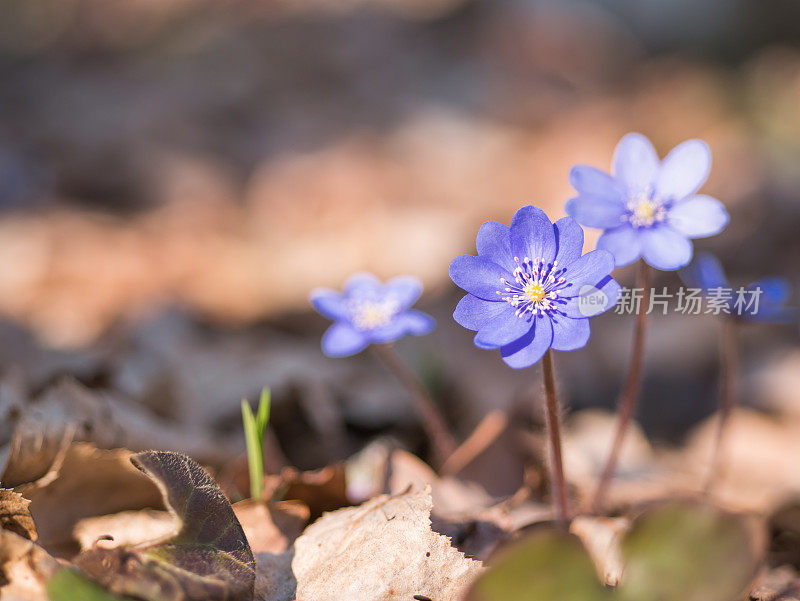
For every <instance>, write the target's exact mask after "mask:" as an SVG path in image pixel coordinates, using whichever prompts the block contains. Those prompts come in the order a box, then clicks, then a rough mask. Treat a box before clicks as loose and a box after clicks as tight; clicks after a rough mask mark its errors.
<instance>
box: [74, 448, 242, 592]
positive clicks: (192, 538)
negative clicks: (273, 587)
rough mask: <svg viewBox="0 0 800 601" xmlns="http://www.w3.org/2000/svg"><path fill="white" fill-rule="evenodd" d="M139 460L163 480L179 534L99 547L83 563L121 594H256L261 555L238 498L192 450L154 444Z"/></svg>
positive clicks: (82, 566)
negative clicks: (239, 512)
mask: <svg viewBox="0 0 800 601" xmlns="http://www.w3.org/2000/svg"><path fill="white" fill-rule="evenodd" d="M131 461H132V462H133V464H134V465H135V466H136V467H137V468H139V469H140V470H141V471H142V472H144V473H145V474H146V475H147V476H148V477H149V478H151V479H152V480H153V482H155V483H156V485H157V486H158V488H159V489H160V491H161V494H162V495H163V497H164V502H165V504H166V505H167V507H168V508H169V510H170V512H171V513H172V514H173V516H174V518H175V519H176V520H177V521H178V523H179V529H178V533H177V535H176V536H175V537H174V538H172V539H170V540H168V541H165V542H162V543H159V544H156V545H151V546H143V547H131V548H128V547H120V548H117V549H102V548H95V549H93V550H91V551H87V552H85V553H82V554H81V555H80V556H78V558H77V559H76V565H77V566H78V567H79V568H80V569H81V570H83V571H84V572H85V573H86V574H87V575H89V576H90V577H91V578H92V579H93V580H95V581H96V582H98V583H100V584H102V585H103V586H104V587H106V588H107V589H108V590H109V591H110V592H112V593H114V594H116V595H123V596H125V595H130V596H134V597H137V598H140V599H144V600H146V601H194V600H198V601H199V600H201V599H202V600H204V601H223V600H224V601H250V600H251V599H252V598H253V584H254V580H255V561H254V559H253V553H252V551H251V550H250V547H249V546H248V544H247V539H246V538H245V535H244V531H243V530H242V527H241V526H240V525H239V522H238V520H237V519H236V515H235V514H234V512H233V509H232V508H231V505H230V503H228V500H227V499H226V498H225V496H224V495H223V494H222V492H221V491H220V489H219V487H218V486H217V485H216V484H215V483H214V481H213V480H212V479H211V477H210V476H209V475H208V474H207V473H206V472H205V471H204V470H203V468H201V467H200V466H199V465H198V464H197V463H195V462H194V461H192V460H191V459H190V458H189V457H186V456H185V455H180V454H178V453H171V452H166V451H146V452H144V453H139V454H137V455H134V456H133V457H131Z"/></svg>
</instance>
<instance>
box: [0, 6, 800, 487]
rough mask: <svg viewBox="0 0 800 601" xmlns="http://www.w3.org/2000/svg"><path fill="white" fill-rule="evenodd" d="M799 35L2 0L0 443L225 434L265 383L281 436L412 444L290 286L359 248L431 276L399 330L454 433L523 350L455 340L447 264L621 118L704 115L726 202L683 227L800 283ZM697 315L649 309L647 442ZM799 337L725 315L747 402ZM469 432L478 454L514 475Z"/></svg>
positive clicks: (542, 18)
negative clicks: (722, 216)
mask: <svg viewBox="0 0 800 601" xmlns="http://www.w3.org/2000/svg"><path fill="white" fill-rule="evenodd" d="M798 42H800V4H799V3H798V2H796V1H795V0H675V1H665V0H636V1H633V0H599V1H597V2H578V1H571V0H569V1H567V0H560V1H555V0H554V1H536V0H527V1H525V0H370V1H367V0H254V1H245V0H224V1H211V0H208V1H206V0H173V1H171V2H167V1H165V0H0V77H1V79H0V81H2V86H1V87H0V116H1V118H0V316H1V317H2V324H0V337H1V338H0V339H2V341H3V344H2V345H0V374H1V375H2V380H1V381H0V409H1V410H2V411H4V412H5V415H6V418H7V419H6V424H7V425H6V426H3V428H4V430H3V431H2V432H0V439H2V440H8V436H10V432H11V428H12V425H10V424H12V423H13V422H14V420H18V419H22V418H21V417H20V416H23V417H24V416H25V415H28V413H27V412H28V409H29V408H30V407H37V408H38V410H39V414H40V417H39V418H37V419H40V420H44V421H40V422H36V423H39V424H41V423H55V422H58V420H62V421H63V420H64V419H67V418H69V419H75V420H77V423H79V424H80V425H82V426H86V428H85V429H86V431H85V432H83V433H82V434H81V435H82V436H84V437H85V438H87V439H91V440H94V441H95V442H96V443H98V444H105V445H119V446H128V447H130V448H133V447H136V446H160V447H162V448H166V447H175V448H178V449H179V450H183V451H188V452H190V453H193V454H194V455H195V456H199V457H200V458H202V459H205V460H206V461H215V460H220V461H222V460H226V459H227V458H229V457H231V456H236V455H237V454H240V453H241V452H242V451H243V448H244V443H243V440H242V439H241V433H240V426H239V408H238V402H239V399H240V398H242V397H248V398H250V399H255V398H256V394H257V391H258V390H259V389H260V388H261V386H264V385H267V386H271V387H272V388H273V390H274V396H275V408H274V412H273V425H274V427H275V433H276V435H277V439H278V442H279V443H280V448H281V449H282V452H283V453H284V454H285V455H286V457H285V458H284V459H282V460H281V461H284V460H285V462H286V463H292V464H294V465H297V466H299V467H301V468H314V467H320V466H322V465H325V464H327V463H329V462H330V461H331V460H333V459H341V458H344V457H346V456H348V455H350V454H351V453H353V452H355V451H357V450H358V449H359V448H361V447H362V446H363V445H364V444H365V443H366V442H368V441H370V440H372V439H374V438H375V437H376V436H381V435H384V434H390V435H392V436H394V437H398V438H399V439H401V440H402V441H403V443H404V444H405V445H406V446H408V447H409V448H411V449H412V450H416V451H417V452H423V453H424V450H425V449H424V445H425V443H424V438H423V436H422V433H421V430H420V429H419V426H418V424H417V423H416V419H415V417H414V414H413V410H411V409H410V407H411V405H410V401H409V400H408V399H407V395H406V394H405V393H404V391H403V390H402V389H401V388H399V387H398V386H397V385H396V383H395V382H394V381H393V380H392V378H391V375H390V374H388V373H387V372H385V371H384V370H383V369H382V368H381V367H380V366H379V365H378V364H377V363H375V362H374V360H373V359H372V358H371V357H370V355H369V354H368V353H366V354H363V355H362V356H359V357H356V358H352V359H340V360H329V359H325V358H324V357H323V356H322V355H321V352H320V350H319V336H320V335H321V333H322V332H323V331H324V328H325V327H326V325H327V324H326V323H325V320H324V319H322V318H320V317H319V316H316V315H313V314H312V313H311V311H310V307H309V305H308V301H307V297H308V292H309V291H310V290H311V289H312V288H313V287H316V286H332V287H339V286H340V285H341V283H342V282H343V281H344V279H345V278H346V277H347V276H348V275H349V274H350V273H352V272H354V271H358V270H365V269H366V270H370V271H373V272H375V273H377V274H378V275H380V276H382V277H389V276H393V275H397V274H406V273H407V274H416V275H418V276H419V277H421V278H422V279H423V280H424V282H425V284H426V294H425V296H424V297H423V300H422V301H421V304H420V307H421V308H422V309H424V310H426V311H429V312H431V313H432V314H433V315H435V316H436V318H437V320H438V323H439V326H438V328H437V330H436V331H435V333H434V334H432V335H431V336H428V337H426V338H424V339H406V340H404V341H402V342H400V343H399V344H398V347H399V350H400V352H401V353H403V354H404V355H405V356H406V357H407V358H408V359H409V361H410V362H411V363H412V364H414V365H415V367H416V368H417V369H418V370H419V372H420V373H421V374H422V375H423V376H424V378H425V379H426V382H427V383H428V384H429V386H430V387H431V388H432V390H434V391H435V393H436V396H437V399H438V400H439V401H440V402H441V403H442V404H443V405H444V407H445V410H446V412H447V414H448V416H449V418H450V420H451V422H452V425H453V428H454V429H455V430H456V431H457V432H458V433H459V435H460V436H462V437H463V436H465V435H466V434H467V433H469V431H470V430H471V428H472V427H473V426H474V425H475V424H476V423H477V422H478V421H479V419H480V418H481V416H482V415H483V414H485V413H486V412H487V411H488V410H489V409H493V408H503V409H506V410H508V411H510V412H512V413H514V414H515V415H519V416H520V417H521V419H522V422H521V423H525V424H532V423H535V422H537V421H539V420H540V419H541V417H540V416H539V414H538V413H537V412H535V411H534V407H535V406H536V405H535V403H537V402H538V400H539V396H540V392H539V390H540V389H539V385H540V383H539V374H538V370H537V369H531V370H526V371H525V372H513V373H512V371H511V370H509V369H508V368H506V367H505V366H504V365H503V364H502V363H501V361H500V360H499V357H498V356H494V354H493V353H490V352H486V351H479V350H477V349H475V348H473V347H472V344H471V333H470V332H467V331H465V330H463V329H461V328H460V327H459V326H457V325H456V324H455V323H453V322H452V319H451V317H450V316H451V313H452V310H453V308H454V306H455V303H456V302H457V300H458V298H459V294H458V291H457V290H456V289H455V287H454V286H453V285H452V284H451V283H450V281H449V279H448V277H447V266H448V264H449V262H450V260H451V259H452V258H453V257H454V256H456V255H457V254H461V253H465V252H474V236H475V233H476V232H477V229H478V227H479V225H480V224H481V223H482V222H483V221H484V220H487V219H496V220H499V221H503V222H506V223H508V222H509V220H510V218H511V216H512V214H513V212H514V211H515V210H516V209H517V208H519V207H520V206H523V205H525V204H536V205H538V206H541V207H542V208H544V209H545V210H546V211H547V212H548V214H549V215H550V216H551V217H552V218H553V219H555V218H557V217H560V216H561V215H563V205H564V202H565V201H566V200H567V198H569V196H570V193H571V189H570V187H569V185H568V183H567V173H568V170H569V167H570V166H571V165H573V164H575V163H588V164H592V165H596V166H598V167H601V168H604V169H607V168H608V167H609V164H610V160H611V154H612V152H613V148H614V146H615V144H616V142H617V141H618V140H619V139H620V137H621V136H622V135H624V134H625V133H626V132H629V131H640V132H642V133H644V134H645V135H647V136H648V137H650V138H651V139H652V140H653V142H654V144H655V145H656V147H657V149H658V151H659V153H660V154H661V155H662V156H663V155H664V154H665V153H666V152H667V151H668V150H669V149H670V148H672V147H673V146H674V145H676V144H677V143H679V142H681V141H683V140H685V139H687V138H692V137H700V138H703V139H704V140H706V141H707V142H708V143H709V145H710V146H711V149H712V152H713V155H714V165H713V168H712V172H711V176H710V179H709V181H708V183H707V184H706V186H705V187H704V191H705V192H706V193H708V194H711V195H713V196H716V197H717V198H719V199H721V200H722V201H723V202H724V203H725V205H726V206H727V208H728V209H729V211H730V213H731V215H732V220H731V224H730V226H729V227H728V228H727V229H726V230H725V231H724V232H723V233H722V234H721V235H719V236H717V237H715V238H713V239H709V240H701V241H698V242H697V243H696V245H695V246H696V248H697V249H703V250H711V251H713V252H716V253H718V254H719V256H720V258H721V259H722V261H723V263H724V264H725V266H726V269H727V270H728V272H729V276H730V278H731V280H732V282H733V283H734V284H735V285H737V286H738V285H741V284H746V283H749V282H751V281H753V280H754V279H756V278H758V277H761V276H764V275H771V274H772V275H782V276H784V277H787V278H788V279H789V280H790V281H791V282H792V285H793V287H794V288H795V290H794V296H793V304H797V303H798V302H800V299H799V298H798V296H797V292H798V291H797V284H798V281H800V260H798V259H800V236H798V231H800V46H799V45H798ZM595 239H596V233H591V234H590V235H589V236H588V238H587V244H588V246H590V247H591V246H592V245H593V244H594V241H595ZM617 275H618V278H619V279H620V280H621V281H622V282H623V283H624V284H627V285H629V286H631V285H633V272H632V271H630V270H628V269H624V270H620V271H618V273H617ZM655 285H656V286H657V287H662V286H667V287H669V288H670V289H672V290H674V289H676V288H677V286H679V285H680V282H679V280H678V279H677V277H676V276H675V275H674V274H668V273H659V274H658V277H657V279H656V282H655ZM632 321H633V320H632V319H631V318H630V316H620V315H614V314H607V315H604V316H602V317H600V318H597V319H595V320H593V336H592V339H591V340H590V342H589V345H588V346H587V347H586V348H585V349H583V350H581V351H577V352H573V353H560V354H558V357H557V360H558V365H557V368H558V370H559V380H560V385H561V391H562V396H563V400H564V403H565V405H566V406H567V407H568V408H570V409H579V408H585V407H605V408H610V407H613V406H614V404H615V402H616V395H617V392H618V390H619V386H620V382H621V379H622V377H623V371H624V369H625V366H626V364H627V352H628V349H629V345H630V336H631V329H632V325H633V323H632ZM718 326H719V323H718V321H717V320H715V319H713V318H711V317H709V316H699V317H687V316H683V315H679V314H673V313H670V314H668V315H666V316H661V315H656V316H654V317H653V320H652V330H651V333H652V334H651V336H650V340H649V347H648V355H647V367H646V369H647V376H646V381H645V388H644V396H643V402H642V405H641V408H640V413H639V418H640V419H641V421H642V423H643V426H644V428H645V432H646V433H647V435H648V436H649V438H650V439H651V440H652V441H654V442H655V443H657V444H664V445H672V444H676V443H680V442H683V441H684V440H685V437H686V435H687V432H689V431H690V428H691V427H692V426H693V425H694V424H696V423H697V422H698V421H699V420H701V419H703V418H704V417H706V416H708V415H709V414H710V413H711V412H712V411H713V409H714V407H715V404H716V375H717V370H718V361H717V343H716V333H717V329H718ZM797 334H798V329H797V325H796V324H792V325H789V326H783V327H779V326H765V327H753V328H749V329H747V330H746V331H745V332H744V333H743V346H744V374H743V387H744V395H743V396H744V400H745V402H746V403H748V404H751V405H753V406H755V407H757V408H758V409H759V411H764V412H789V413H792V412H793V414H795V415H796V414H797V413H800V392H798V390H800V349H798V339H797ZM53 407H56V409H53ZM20 408H22V409H23V410H21V409H20ZM42 416H44V417H42ZM65 416H67V417H65ZM87 416H88V417H87ZM48 420H49V421H48ZM104 420H105V421H104ZM87 424H89V426H87ZM108 424H112V425H111V426H109V425H108ZM37 427H43V426H37ZM3 437H5V438H3ZM104 437H105V438H104ZM500 446H501V447H502V445H500ZM493 452H494V453H495V456H494V457H489V456H487V457H485V458H484V459H481V460H479V461H478V462H476V464H475V465H474V466H472V469H473V470H474V476H475V477H476V478H478V479H481V481H482V482H484V483H485V484H486V486H487V488H488V489H489V490H490V492H493V493H496V494H503V493H508V492H513V490H516V486H518V484H519V482H518V480H519V478H520V476H519V473H520V470H521V467H519V465H518V464H517V463H515V464H513V466H511V467H509V469H508V470H507V471H508V472H509V474H510V475H509V476H508V477H506V476H502V477H498V476H497V471H498V470H497V469H496V465H497V463H496V462H497V461H500V460H502V458H503V457H506V455H503V453H504V452H506V453H507V454H508V453H510V451H508V452H507V451H504V450H503V449H502V448H498V449H496V450H495V451H493ZM489 455H491V453H490V454H489ZM482 466H483V467H482ZM492 466H495V467H492ZM482 469H483V471H484V477H483V478H480V477H479V475H480V472H481V470H482ZM793 469H795V470H796V469H797V468H793ZM500 471H501V472H502V470H500ZM487 473H492V474H493V475H492V477H491V478H490V477H488V476H486V474H487Z"/></svg>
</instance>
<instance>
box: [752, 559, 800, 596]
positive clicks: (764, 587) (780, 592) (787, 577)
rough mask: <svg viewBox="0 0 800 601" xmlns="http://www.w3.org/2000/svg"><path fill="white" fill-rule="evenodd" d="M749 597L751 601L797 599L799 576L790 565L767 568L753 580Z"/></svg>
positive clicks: (799, 592)
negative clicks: (772, 568)
mask: <svg viewBox="0 0 800 601" xmlns="http://www.w3.org/2000/svg"><path fill="white" fill-rule="evenodd" d="M749 598H750V599H751V600H752V601H798V600H800V577H799V576H798V574H797V572H796V571H795V570H794V569H793V568H792V567H791V566H781V567H779V568H776V569H774V570H767V571H765V572H764V573H763V574H761V576H759V578H758V579H757V580H756V581H755V583H754V585H753V589H752V590H751V591H750V595H749Z"/></svg>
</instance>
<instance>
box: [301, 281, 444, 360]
mask: <svg viewBox="0 0 800 601" xmlns="http://www.w3.org/2000/svg"><path fill="white" fill-rule="evenodd" d="M420 294H422V283H421V282H420V281H419V280H418V279H417V278H414V277H411V276H399V277H396V278H393V279H391V280H389V281H388V282H386V283H385V284H383V283H381V282H380V281H379V280H378V278H376V277H375V276H374V275H372V274H369V273H358V274H356V275H354V276H352V277H351V278H350V279H349V280H347V282H346V283H345V285H344V291H343V292H341V293H340V292H337V291H336V290H330V289H327V288H317V289H316V290H313V291H312V292H311V304H312V305H313V306H314V308H315V309H316V310H317V311H319V312H320V313H321V314H322V315H324V316H325V317H327V318H328V319H332V320H333V321H334V324H333V325H332V326H331V327H330V328H328V330H327V331H326V332H325V334H324V335H323V336H322V351H323V352H324V353H325V354H326V355H328V356H329V357H346V356H348V355H354V354H356V353H358V352H360V351H362V350H364V349H365V348H366V347H367V346H369V345H370V344H373V343H377V344H383V343H387V342H394V341H395V340H398V339H399V338H402V337H403V336H405V335H407V334H414V335H416V336H421V335H423V334H427V333H428V332H430V331H431V330H433V328H434V327H435V326H436V322H435V321H434V320H433V318H432V317H431V316H430V315H426V314H425V313H422V312H421V311H416V310H414V309H411V305H413V304H414V303H415V302H416V301H417V299H418V298H419V296H420Z"/></svg>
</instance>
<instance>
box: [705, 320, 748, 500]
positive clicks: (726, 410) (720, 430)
mask: <svg viewBox="0 0 800 601" xmlns="http://www.w3.org/2000/svg"><path fill="white" fill-rule="evenodd" d="M719 354H720V363H721V365H722V373H721V374H720V375H721V382H720V399H719V411H718V419H717V431H716V435H715V436H714V446H713V450H712V454H711V469H710V470H709V473H708V478H707V479H706V483H705V486H704V487H703V492H704V493H705V494H706V495H710V494H711V491H712V489H713V488H714V485H715V484H716V483H717V481H718V480H719V478H720V476H721V475H722V474H721V471H722V470H721V466H722V448H723V443H724V442H725V440H724V439H725V433H726V431H727V428H726V426H727V424H728V421H729V418H730V416H731V411H732V410H733V408H734V407H735V406H736V402H737V398H738V396H739V394H738V380H739V341H738V324H737V323H736V321H735V320H733V319H728V320H726V321H725V323H724V324H723V325H722V332H721V335H720V345H719Z"/></svg>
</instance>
